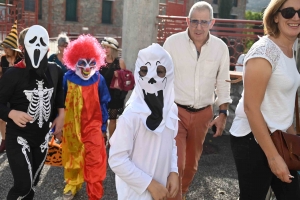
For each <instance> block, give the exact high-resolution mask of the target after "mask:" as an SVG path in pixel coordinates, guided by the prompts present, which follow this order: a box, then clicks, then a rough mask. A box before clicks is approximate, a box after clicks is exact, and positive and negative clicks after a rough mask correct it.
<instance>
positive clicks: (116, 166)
mask: <svg viewBox="0 0 300 200" xmlns="http://www.w3.org/2000/svg"><path fill="white" fill-rule="evenodd" d="M133 126H134V125H133V124H132V123H131V122H129V121H126V119H125V118H124V117H122V116H121V117H120V118H119V120H118V126H117V128H116V130H115V132H114V134H113V136H112V138H111V139H110V140H109V142H110V145H111V146H110V151H109V159H108V163H109V165H110V168H111V169H112V171H113V172H114V173H115V174H116V175H117V176H118V177H120V178H121V179H122V180H123V181H124V182H126V183H127V184H128V185H129V186H130V187H131V189H133V190H134V191H135V192H136V193H138V194H139V195H141V194H142V193H143V192H145V191H146V190H147V188H148V186H149V184H150V183H151V181H152V177H151V176H150V175H148V174H147V173H145V172H144V171H142V170H141V169H139V168H138V167H136V165H135V164H134V163H133V162H132V161H131V159H130V154H131V152H132V150H133V146H134V127H133Z"/></svg>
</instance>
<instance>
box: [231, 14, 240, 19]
mask: <svg viewBox="0 0 300 200" xmlns="http://www.w3.org/2000/svg"><path fill="white" fill-rule="evenodd" d="M237 18H238V16H237V15H234V14H233V15H230V19H237Z"/></svg>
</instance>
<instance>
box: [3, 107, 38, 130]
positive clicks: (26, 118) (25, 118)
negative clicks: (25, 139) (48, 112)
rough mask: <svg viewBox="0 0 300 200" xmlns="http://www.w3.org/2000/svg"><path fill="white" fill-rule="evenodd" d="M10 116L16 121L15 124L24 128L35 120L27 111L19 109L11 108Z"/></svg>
mask: <svg viewBox="0 0 300 200" xmlns="http://www.w3.org/2000/svg"><path fill="white" fill-rule="evenodd" d="M8 117H9V118H10V119H12V120H13V121H14V122H15V124H17V125H18V126H19V127H22V128H24V127H26V123H28V122H30V121H32V120H33V118H32V117H31V116H30V115H28V114H27V113H26V112H23V111H17V110H11V111H10V112H9V113H8Z"/></svg>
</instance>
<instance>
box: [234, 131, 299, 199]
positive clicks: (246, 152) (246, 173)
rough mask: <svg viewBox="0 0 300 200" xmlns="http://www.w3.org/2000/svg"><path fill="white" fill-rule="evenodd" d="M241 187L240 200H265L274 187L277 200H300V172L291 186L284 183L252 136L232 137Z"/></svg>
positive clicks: (294, 174)
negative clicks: (299, 177)
mask: <svg viewBox="0 0 300 200" xmlns="http://www.w3.org/2000/svg"><path fill="white" fill-rule="evenodd" d="M230 142H231V150H232V153H233V157H234V160H235V164H236V168H237V172H238V180H239V187H240V198H239V199H240V200H265V198H266V195H267V192H268V189H269V187H270V186H271V188H272V190H273V192H274V194H275V196H276V198H277V200H300V189H299V183H298V174H297V171H290V173H291V175H292V176H294V178H293V179H292V182H291V183H284V182H282V181H281V180H280V179H278V178H277V177H276V176H275V175H274V174H273V173H272V171H271V169H270V168H269V165H268V161H267V158H266V156H265V154H264V152H263V150H262V149H261V147H260V146H259V145H258V143H257V142H256V140H255V139H254V136H253V134H252V133H249V134H248V135H246V136H244V137H235V136H232V135H231V136H230Z"/></svg>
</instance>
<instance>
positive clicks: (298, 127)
mask: <svg viewBox="0 0 300 200" xmlns="http://www.w3.org/2000/svg"><path fill="white" fill-rule="evenodd" d="M295 116H296V132H297V134H298V135H299V134H300V121H299V104H298V91H297V92H296V98H295Z"/></svg>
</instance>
